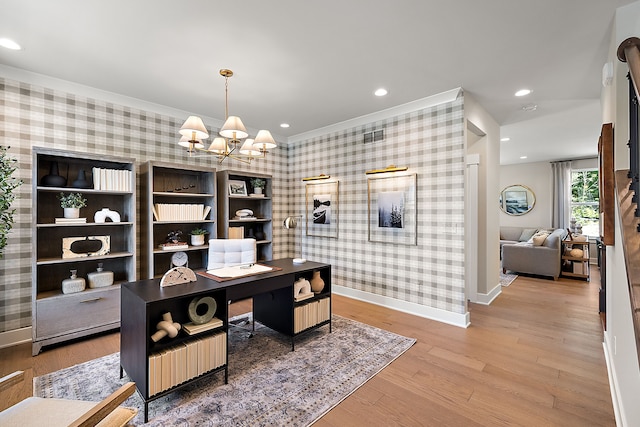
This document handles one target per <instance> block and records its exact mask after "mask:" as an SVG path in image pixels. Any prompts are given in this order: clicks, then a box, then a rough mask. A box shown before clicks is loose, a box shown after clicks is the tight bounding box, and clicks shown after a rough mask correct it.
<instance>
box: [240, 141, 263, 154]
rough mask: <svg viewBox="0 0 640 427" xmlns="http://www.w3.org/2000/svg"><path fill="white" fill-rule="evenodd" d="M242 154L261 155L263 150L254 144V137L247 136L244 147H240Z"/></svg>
mask: <svg viewBox="0 0 640 427" xmlns="http://www.w3.org/2000/svg"><path fill="white" fill-rule="evenodd" d="M240 154H244V155H245V156H259V155H260V154H262V152H260V150H257V149H256V148H255V147H254V146H253V139H251V138H247V139H245V140H244V144H242V147H240Z"/></svg>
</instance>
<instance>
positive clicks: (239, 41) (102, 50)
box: [0, 0, 633, 164]
mask: <svg viewBox="0 0 640 427" xmlns="http://www.w3.org/2000/svg"><path fill="white" fill-rule="evenodd" d="M0 1H1V5H2V13H1V14H0V37H10V38H12V39H14V40H15V41H17V42H18V43H20V44H21V45H22V47H23V50H21V51H10V50H7V49H3V48H0V64H2V65H5V66H9V67H15V68H20V69H24V70H29V71H32V72H35V73H39V74H44V75H47V76H52V77H55V78H59V79H63V80H67V81H71V82H75V83H79V84H82V85H86V86H90V87H93V88H98V89H101V90H105V91H109V92H113V93H117V94H123V95H126V96H129V97H133V98H138V99H141V100H144V101H148V102H153V103H156V104H160V105H165V106H169V107H172V108H176V109H180V110H184V111H185V118H186V112H188V113H193V114H196V115H201V116H206V117H214V118H218V119H223V118H224V114H225V112H224V79H223V78H222V77H221V76H220V75H219V70H220V69H221V68H230V69H232V70H233V71H234V73H235V75H234V77H233V78H231V80H230V81H229V110H230V114H232V115H238V116H240V117H242V120H243V121H244V123H245V125H247V127H250V128H251V129H263V128H264V129H270V130H271V131H272V133H273V134H274V135H275V136H276V139H277V140H278V141H279V142H286V141H287V139H291V140H293V139H295V135H299V134H301V133H305V132H308V131H312V130H315V129H319V128H322V127H324V126H328V125H332V124H335V123H338V122H342V121H345V120H349V119H352V118H355V117H359V116H362V115H366V114H369V113H373V112H376V111H380V110H383V109H386V108H390V107H393V106H397V105H400V104H404V103H407V102H410V101H413V100H416V99H420V98H424V97H428V96H431V95H434V94H437V93H441V92H444V91H447V90H450V89H453V88H456V87H462V88H463V89H464V90H465V92H466V93H468V94H471V95H472V96H473V97H474V98H475V99H476V100H477V101H478V102H479V103H480V104H481V105H483V106H484V107H485V109H486V110H487V111H488V112H489V113H490V114H491V115H492V116H493V117H494V119H495V120H496V121H497V122H498V123H499V124H500V125H501V134H502V136H509V137H510V138H511V140H510V141H509V142H506V143H505V142H503V143H501V163H502V164H511V163H517V162H522V161H523V160H520V159H519V157H520V156H522V155H526V156H528V158H527V159H526V160H524V161H526V162H531V161H546V160H559V159H567V158H580V157H587V156H594V155H595V154H596V148H597V147H596V144H597V137H598V135H599V133H600V122H601V115H600V104H599V99H600V89H601V73H602V67H603V65H604V63H605V61H606V59H607V50H608V47H609V44H610V37H611V28H612V23H613V18H614V14H615V9H616V8H617V7H620V6H623V5H626V4H629V3H632V2H633V0H563V1H558V0H536V1H531V0H508V1H507V0H482V1H478V0H449V1H446V2H445V1H435V0H395V1H388V0H350V1H345V0H324V1H321V2H311V1H300V0H274V1H264V0H243V1H227V2H214V1H210V0H209V1H207V0H183V1H174V0H135V1H131V0H109V1H99V0H56V1H44V0H39V1H38V0H0ZM0 71H1V70H0ZM378 87H385V88H387V89H388V90H389V94H388V95H387V96H385V97H381V98H380V97H375V96H374V95H373V91H374V90H375V89H377V88H378ZM524 87H526V88H529V89H532V90H533V93H532V94H531V95H529V96H527V97H525V98H516V97H515V96H514V93H515V92H516V90H518V89H521V88H524ZM526 104H536V105H537V108H536V110H535V111H524V110H523V109H522V107H523V106H524V105H526ZM205 122H206V120H205ZM283 122H286V123H289V124H290V125H291V126H290V128H288V129H282V128H280V127H279V125H280V123H283Z"/></svg>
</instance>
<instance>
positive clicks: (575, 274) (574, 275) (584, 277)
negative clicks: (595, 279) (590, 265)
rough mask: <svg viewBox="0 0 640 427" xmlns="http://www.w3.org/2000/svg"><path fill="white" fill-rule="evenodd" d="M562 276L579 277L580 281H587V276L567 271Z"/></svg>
mask: <svg viewBox="0 0 640 427" xmlns="http://www.w3.org/2000/svg"><path fill="white" fill-rule="evenodd" d="M562 275H563V276H567V277H580V278H582V279H588V278H589V275H588V274H580V273H571V272H569V271H563V272H562Z"/></svg>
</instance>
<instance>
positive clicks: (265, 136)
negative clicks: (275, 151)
mask: <svg viewBox="0 0 640 427" xmlns="http://www.w3.org/2000/svg"><path fill="white" fill-rule="evenodd" d="M253 146H254V147H257V148H258V149H260V150H270V149H272V148H276V147H277V146H278V144H276V141H275V140H274V139H273V136H271V132H269V131H268V130H264V129H263V130H259V131H258V134H257V135H256V139H255V140H254V141H253Z"/></svg>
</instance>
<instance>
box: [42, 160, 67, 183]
mask: <svg viewBox="0 0 640 427" xmlns="http://www.w3.org/2000/svg"><path fill="white" fill-rule="evenodd" d="M40 185H43V186H45V187H64V186H65V185H67V178H65V177H62V176H60V175H59V174H58V162H51V167H50V168H49V175H45V176H43V177H42V179H41V180H40Z"/></svg>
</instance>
